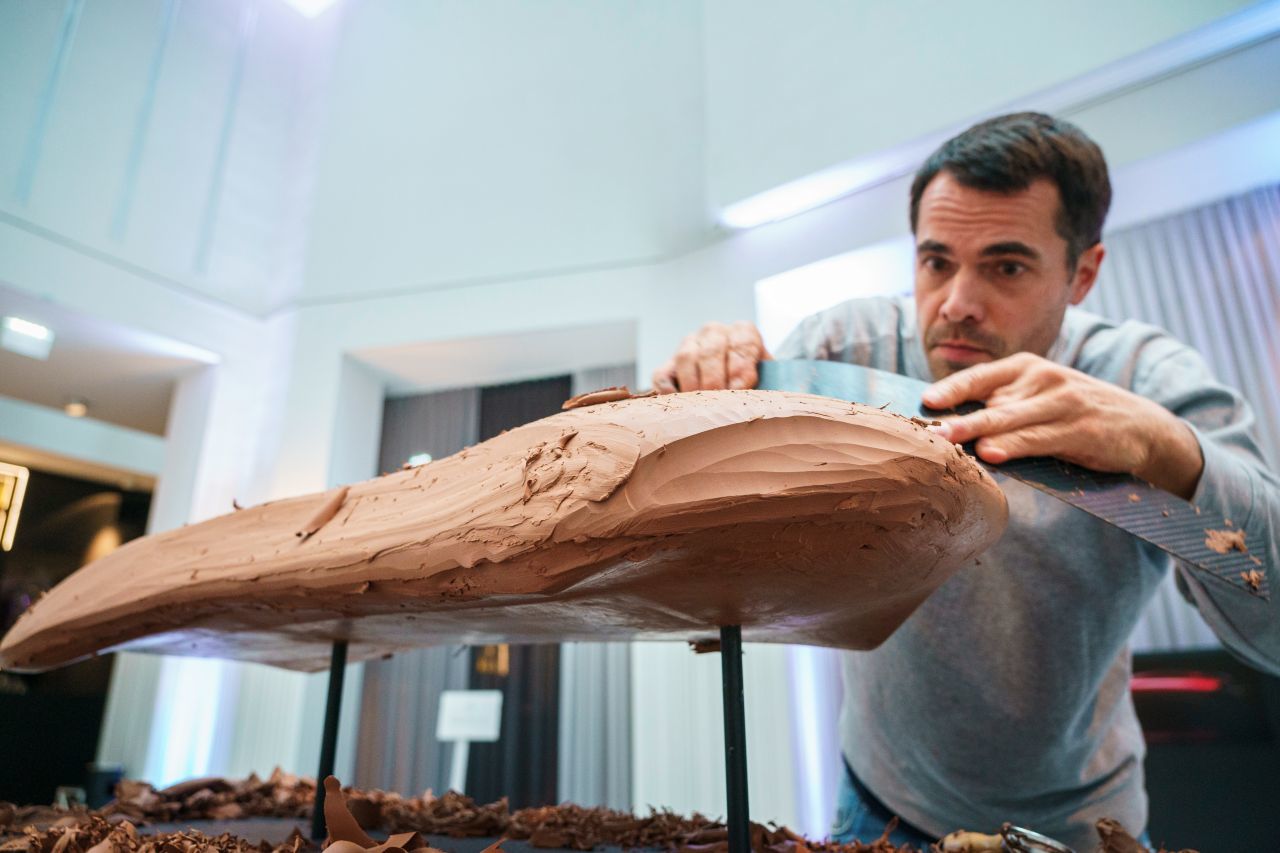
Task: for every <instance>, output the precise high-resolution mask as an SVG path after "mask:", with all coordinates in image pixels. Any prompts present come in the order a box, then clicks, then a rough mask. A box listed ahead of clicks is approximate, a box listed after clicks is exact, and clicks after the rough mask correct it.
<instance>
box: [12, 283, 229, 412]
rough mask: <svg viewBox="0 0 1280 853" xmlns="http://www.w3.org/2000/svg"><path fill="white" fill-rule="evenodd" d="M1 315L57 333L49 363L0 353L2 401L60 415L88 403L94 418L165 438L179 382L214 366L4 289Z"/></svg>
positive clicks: (169, 345)
mask: <svg viewBox="0 0 1280 853" xmlns="http://www.w3.org/2000/svg"><path fill="white" fill-rule="evenodd" d="M0 316H18V317H22V318H23V319H25V320H31V321H32V322H35V323H39V324H41V325H42V326H47V327H48V328H49V329H51V330H52V331H53V334H54V341H53V351H52V352H51V353H50V354H49V358H48V360H46V361H39V360H37V359H33V358H27V357H26V356H22V355H17V354H16V353H12V352H9V351H8V350H3V349H0V395H2V396H5V397H11V398H14V399H17V400H25V401H26V402H28V403H36V404H38V405H41V406H49V407H51V408H55V409H61V408H62V407H63V406H64V405H66V403H67V401H68V400H70V399H71V398H73V397H80V398H83V399H85V400H87V401H88V402H89V414H88V416H89V417H91V418H95V419H97V420H100V421H105V422H107V423H111V424H115V425H117V426H123V427H129V428H131V429H136V430H141V431H143V432H148V433H152V434H154V435H164V431H165V421H166V419H167V418H168V416H169V400H170V398H171V396H172V395H173V384H174V381H175V380H176V379H178V378H179V377H180V376H182V375H183V374H185V373H186V372H188V371H190V370H193V369H195V368H198V367H200V366H202V365H205V364H211V363H213V362H215V361H216V360H217V358H216V356H214V355H213V354H212V353H209V352H206V351H204V350H201V349H199V348H197V347H193V346H190V345H188V344H183V343H180V342H178V341H173V340H169V339H167V338H162V337H159V336H157V335H153V334H150V333H147V332H141V331H138V330H136V329H131V328H128V327H125V326H121V325H118V324H115V323H111V322H108V321H105V320H101V319H98V318H94V317H89V316H86V315H84V314H80V313H78V312H75V311H70V310H68V309H67V308H65V307H63V306H60V305H57V304H56V303H53V302H49V301H46V300H42V299H36V298H33V297H31V296H28V295H26V294H22V293H18V292H16V291H14V290H11V289H8V288H5V287H3V286H0Z"/></svg>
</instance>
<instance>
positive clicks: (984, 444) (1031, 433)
mask: <svg viewBox="0 0 1280 853" xmlns="http://www.w3.org/2000/svg"><path fill="white" fill-rule="evenodd" d="M1063 435H1064V433H1063V427H1062V425H1061V424H1052V423H1044V424H1033V425H1032V426H1027V427H1022V428H1021V429H1016V430H1013V431H1012V432H1006V433H1002V434H1000V435H996V436H987V437H984V438H980V439H978V443H977V444H975V445H974V446H973V449H974V452H975V453H977V454H978V458H979V459H981V460H983V461H984V462H990V463H991V464H992V465H999V464H1001V463H1002V462H1008V461H1009V460H1010V459H1022V458H1024V457H1027V456H1057V455H1060V452H1059V451H1058V448H1060V447H1061V446H1062V441H1063Z"/></svg>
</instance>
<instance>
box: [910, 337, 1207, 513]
mask: <svg viewBox="0 0 1280 853" xmlns="http://www.w3.org/2000/svg"><path fill="white" fill-rule="evenodd" d="M969 400H980V401H982V402H984V403H986V408H985V409H982V410H980V411H977V412H973V413H972V414H968V415H957V416H955V417H950V418H947V419H946V420H944V421H943V425H942V426H941V427H937V428H936V429H937V431H938V433H939V434H940V435H942V436H943V437H945V438H946V439H948V440H949V441H953V442H955V443H957V444H964V443H966V442H970V441H974V440H975V439H976V440H977V444H976V446H975V450H976V452H977V454H978V456H979V457H981V458H982V459H984V460H985V461H987V462H991V463H993V464H999V463H1001V462H1005V461H1007V460H1009V459H1017V458H1020V457H1024V456H1055V457H1057V458H1059V459H1063V460H1066V461H1067V462H1074V463H1075V464H1077V465H1083V466H1084V467H1086V468H1091V469H1093V470H1095V471H1115V472H1124V473H1129V474H1133V475H1134V476H1136V477H1138V478H1140V479H1143V480H1146V481H1147V482H1149V483H1151V484H1152V485H1153V486H1156V487H1158V488H1161V489H1165V490H1166V491H1169V492H1172V493H1173V494H1175V495H1178V496H1179V497H1183V498H1190V497H1191V496H1192V495H1193V494H1194V493H1195V488H1196V484H1197V483H1198V482H1199V481H1200V472H1201V471H1202V470H1203V468H1204V458H1203V456H1202V454H1201V452H1200V444H1199V442H1198V441H1197V440H1196V437H1195V434H1194V433H1193V432H1192V431H1191V428H1190V427H1189V426H1188V425H1187V424H1186V423H1184V422H1183V421H1182V420H1180V419H1179V418H1178V417H1177V416H1176V415H1174V414H1173V413H1172V412H1170V411H1169V410H1168V409H1166V408H1164V407H1163V406H1161V405H1160V404H1159V403H1156V402H1154V401H1152V400H1148V399H1147V398H1146V397H1141V396H1139V395H1137V394H1134V393H1132V392H1130V391H1126V390H1125V389H1123V388H1120V387H1118V386H1116V385H1112V384H1111V383H1109V382H1104V381H1103V380H1101V379H1097V378H1095V377H1092V376H1088V375H1086V374H1084V373H1081V372H1080V371H1078V370H1073V369H1072V368H1070V367H1064V366H1062V365H1060V364H1055V363H1054V362H1052V361H1049V360H1048V359H1045V358H1041V357H1040V356H1037V355H1032V354H1031V353H1025V352H1024V353H1018V354H1016V355H1011V356H1009V357H1008V358H1002V359H999V360H997V361H992V362H987V363H985V364H978V365H974V366H973V367H968V368H965V369H964V370H961V371H958V372H957V373H954V374H952V375H951V376H948V377H947V378H946V379H943V380H941V381H939V382H936V383H934V384H933V385H931V386H930V387H929V389H928V390H927V391H926V392H925V394H924V403H925V405H927V406H930V407H931V408H935V409H947V408H951V407H952V406H957V405H959V404H961V403H964V402H967V401H969Z"/></svg>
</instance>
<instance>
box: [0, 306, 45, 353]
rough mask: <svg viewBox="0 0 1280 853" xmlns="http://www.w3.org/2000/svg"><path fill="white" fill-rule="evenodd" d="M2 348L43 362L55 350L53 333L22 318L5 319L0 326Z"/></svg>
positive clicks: (0, 345)
mask: <svg viewBox="0 0 1280 853" xmlns="http://www.w3.org/2000/svg"><path fill="white" fill-rule="evenodd" d="M0 347H4V348H5V349H7V350H9V351H10V352H16V353H17V354H18V355H25V356H27V357H28V358H38V359H41V360H42V361H43V360H44V359H46V358H48V357H49V350H51V349H53V332H52V331H50V330H49V328H48V327H47V326H41V325H40V324H39V323H33V322H31V321H30V320H24V319H22V318H21V317H5V318H4V322H3V324H0Z"/></svg>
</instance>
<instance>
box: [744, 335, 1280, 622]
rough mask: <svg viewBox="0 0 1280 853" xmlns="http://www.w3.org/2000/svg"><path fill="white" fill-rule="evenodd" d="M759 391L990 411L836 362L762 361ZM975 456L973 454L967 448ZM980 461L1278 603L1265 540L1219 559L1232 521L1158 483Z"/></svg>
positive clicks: (1042, 462) (1062, 467)
mask: <svg viewBox="0 0 1280 853" xmlns="http://www.w3.org/2000/svg"><path fill="white" fill-rule="evenodd" d="M759 367H760V383H759V385H757V387H758V388H761V389H763V390H771V391H797V392H802V393H809V394H819V395H821V396H824V397H835V398H837V399H840V400H848V401H850V402H856V403H863V404H866V405H869V406H881V405H882V404H887V405H883V407H884V408H885V409H887V410H888V411H890V412H894V413H895V414H899V415H902V416H903V417H908V418H921V417H924V418H933V417H936V416H938V415H943V414H966V413H968V412H971V411H976V410H977V409H980V408H982V404H981V403H966V404H965V405H963V406H960V407H958V408H956V409H954V410H948V411H946V412H939V411H935V410H933V409H929V408H926V407H925V406H924V405H923V404H922V403H921V401H920V400H921V395H922V394H923V393H924V390H925V389H926V388H928V387H929V384H928V383H927V382H921V381H920V380H918V379H912V378H911V377H909V376H900V375H898V374H896V373H887V372H885V371H883V370H874V369H872V368H869V367H862V366H860V365H855V364H845V363H843V362H836V361H804V360H795V361H765V362H761V363H760V366H759ZM966 449H968V450H970V452H971V453H972V448H966ZM974 459H975V460H977V462H978V464H980V465H982V466H983V467H985V468H986V469H987V470H988V471H991V472H993V473H995V474H998V475H1004V476H1007V477H1012V478H1013V479H1015V480H1018V481H1020V482H1023V483H1026V484H1027V485H1029V486H1033V487H1035V488H1037V489H1039V490H1040V491H1042V492H1044V493H1045V494H1047V495H1052V496H1053V497H1055V498H1057V499H1058V500H1061V501H1065V502H1066V503H1069V504H1071V506H1073V507H1076V508H1077V509H1082V510H1084V511H1085V512H1087V513H1089V514H1090V515H1092V516H1094V517H1096V518H1099V519H1102V520H1103V521H1105V522H1107V523H1108V524H1111V525H1114V526H1115V527H1118V528H1120V529H1121V530H1124V531H1125V532H1126V533H1129V534H1131V535H1133V536H1136V537H1138V538H1139V539H1141V540H1142V541H1144V542H1148V543H1150V544H1152V545H1155V546H1156V547H1157V548H1160V549H1161V550H1164V551H1166V552H1168V553H1169V554H1172V555H1173V556H1174V557H1176V558H1177V559H1179V560H1182V561H1183V562H1185V563H1187V564H1189V565H1191V566H1193V567H1194V568H1196V569H1198V570H1199V571H1201V572H1203V573H1204V574H1207V575H1210V576H1212V577H1213V578H1215V579H1217V580H1219V581H1222V582H1224V583H1227V584H1230V585H1231V586H1233V587H1236V588H1238V589H1243V590H1245V591H1246V592H1248V593H1250V594H1252V595H1256V596H1259V597H1261V598H1264V599H1270V589H1269V585H1268V583H1267V576H1266V564H1265V560H1266V550H1265V548H1264V547H1263V545H1264V543H1262V542H1248V541H1246V543H1245V545H1246V546H1247V547H1248V550H1247V551H1243V552H1242V551H1237V550H1228V551H1227V553H1225V554H1219V553H1217V552H1216V551H1213V550H1211V549H1210V548H1209V547H1208V545H1207V544H1205V543H1206V539H1207V538H1208V531H1209V530H1211V529H1212V530H1222V531H1225V532H1228V533H1230V532H1235V531H1234V528H1233V527H1232V525H1231V522H1230V521H1228V520H1227V519H1224V518H1222V517H1220V516H1213V515H1211V514H1210V513H1208V512H1204V511H1203V510H1201V509H1200V508H1199V507H1196V506H1194V505H1192V504H1191V503H1189V502H1188V501H1184V500H1183V499H1182V498H1179V497H1178V496H1176V495H1173V494H1170V493H1169V492H1166V491H1164V490H1162V489H1157V488H1156V487H1155V486H1152V485H1151V484H1150V483H1147V482H1145V481H1143V480H1139V479H1137V478H1136V477H1133V476H1131V475H1129V474H1106V473H1101V472H1098V471H1091V470H1089V469H1088V468H1082V467H1080V466H1079V465H1073V464H1071V463H1069V462H1063V461H1062V460H1060V459H1052V458H1047V457H1042V456H1041V457H1032V458H1027V459H1012V460H1010V461H1008V462H1004V463H1002V464H1000V465H992V464H990V463H987V462H983V461H982V460H981V459H978V458H977V457H976V456H974Z"/></svg>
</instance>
